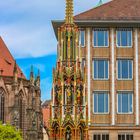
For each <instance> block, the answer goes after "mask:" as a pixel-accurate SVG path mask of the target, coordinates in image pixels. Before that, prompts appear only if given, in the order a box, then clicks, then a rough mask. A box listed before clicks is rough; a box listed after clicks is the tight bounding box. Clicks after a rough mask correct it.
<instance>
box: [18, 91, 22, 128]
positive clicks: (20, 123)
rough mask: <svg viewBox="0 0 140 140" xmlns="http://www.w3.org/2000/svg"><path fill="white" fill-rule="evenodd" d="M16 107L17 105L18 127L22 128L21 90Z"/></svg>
mask: <svg viewBox="0 0 140 140" xmlns="http://www.w3.org/2000/svg"><path fill="white" fill-rule="evenodd" d="M18 107H19V127H20V129H22V124H23V99H22V92H21V93H19V96H18Z"/></svg>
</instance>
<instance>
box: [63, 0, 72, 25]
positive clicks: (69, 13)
mask: <svg viewBox="0 0 140 140" xmlns="http://www.w3.org/2000/svg"><path fill="white" fill-rule="evenodd" d="M65 16H66V17H65V22H66V24H73V0H66V15H65Z"/></svg>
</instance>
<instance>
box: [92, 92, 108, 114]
mask: <svg viewBox="0 0 140 140" xmlns="http://www.w3.org/2000/svg"><path fill="white" fill-rule="evenodd" d="M101 93H104V94H107V97H108V112H103V113H101V112H95V110H94V95H95V94H101ZM92 95H93V105H92V107H93V114H95V115H103V114H105V115H107V114H109V113H110V94H109V91H93V94H92ZM104 100H105V99H104ZM97 102H98V100H97ZM97 105H98V103H97ZM97 108H98V107H97ZM104 109H105V107H104ZM97 111H98V110H97Z"/></svg>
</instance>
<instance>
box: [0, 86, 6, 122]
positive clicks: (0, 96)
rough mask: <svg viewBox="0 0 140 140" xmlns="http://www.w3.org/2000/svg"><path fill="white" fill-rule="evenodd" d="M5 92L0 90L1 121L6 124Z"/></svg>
mask: <svg viewBox="0 0 140 140" xmlns="http://www.w3.org/2000/svg"><path fill="white" fill-rule="evenodd" d="M4 100H5V99H4V90H3V89H2V88H0V121H2V122H4Z"/></svg>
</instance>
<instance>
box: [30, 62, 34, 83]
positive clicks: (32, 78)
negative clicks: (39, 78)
mask: <svg viewBox="0 0 140 140" xmlns="http://www.w3.org/2000/svg"><path fill="white" fill-rule="evenodd" d="M30 82H31V84H32V85H33V84H34V69H33V65H32V66H31V71H30Z"/></svg>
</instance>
